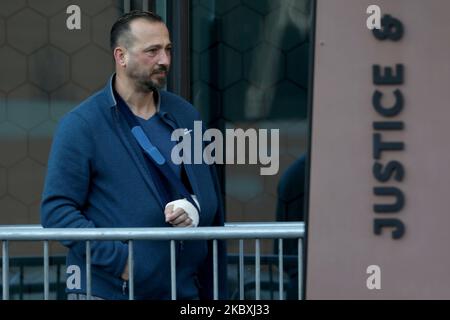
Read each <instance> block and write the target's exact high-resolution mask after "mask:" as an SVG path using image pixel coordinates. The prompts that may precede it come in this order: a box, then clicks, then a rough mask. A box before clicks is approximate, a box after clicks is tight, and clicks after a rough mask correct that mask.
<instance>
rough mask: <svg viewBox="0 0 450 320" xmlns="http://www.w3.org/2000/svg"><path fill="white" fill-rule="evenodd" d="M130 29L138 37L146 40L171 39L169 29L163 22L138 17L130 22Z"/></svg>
mask: <svg viewBox="0 0 450 320" xmlns="http://www.w3.org/2000/svg"><path fill="white" fill-rule="evenodd" d="M130 31H131V33H132V34H133V35H134V36H135V37H136V38H137V39H141V40H145V41H150V40H152V39H154V40H157V39H159V40H161V39H167V40H169V38H170V36H169V30H168V29H167V27H166V25H165V24H164V23H162V22H153V21H148V20H146V19H136V20H133V21H131V23H130Z"/></svg>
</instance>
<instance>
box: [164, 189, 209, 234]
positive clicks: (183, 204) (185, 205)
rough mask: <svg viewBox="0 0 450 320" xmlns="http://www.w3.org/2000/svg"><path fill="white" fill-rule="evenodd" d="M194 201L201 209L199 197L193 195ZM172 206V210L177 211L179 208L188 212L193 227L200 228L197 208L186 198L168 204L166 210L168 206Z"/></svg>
mask: <svg viewBox="0 0 450 320" xmlns="http://www.w3.org/2000/svg"><path fill="white" fill-rule="evenodd" d="M192 199H194V201H195V204H196V205H197V207H198V208H199V209H200V204H199V203H198V200H197V197H196V196H194V195H192ZM171 205H173V209H172V210H176V209H178V208H181V209H183V210H184V212H186V214H187V215H188V217H189V218H190V219H191V220H192V225H191V227H197V226H198V223H199V215H198V211H197V208H195V206H194V205H193V204H192V203H190V202H189V201H188V200H187V199H186V198H184V199H178V200H175V201H171V202H169V203H168V204H166V208H167V207H168V206H171ZM200 210H201V209H200Z"/></svg>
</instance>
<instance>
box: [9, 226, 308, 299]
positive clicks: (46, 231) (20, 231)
mask: <svg viewBox="0 0 450 320" xmlns="http://www.w3.org/2000/svg"><path fill="white" fill-rule="evenodd" d="M304 229H305V228H304V223H301V222H277V223H263V222H261V223H228V224H226V225H225V226H224V227H199V228H95V229H92V228H90V229H79V228H61V229H59V228H42V227H41V226H38V225H14V226H1V227H0V240H1V241H2V286H3V300H8V299H9V243H8V242H9V241H43V251H44V257H43V259H44V270H43V272H44V300H48V299H49V250H48V244H49V241H60V240H76V241H86V296H87V299H91V298H92V291H91V290H92V282H91V279H92V278H91V241H92V240H105V241H106V240H121V241H127V242H128V250H129V252H128V264H129V299H130V300H133V299H134V272H133V264H134V255H133V242H134V241H136V240H167V241H170V266H171V273H170V274H171V298H172V299H173V300H176V291H177V290H176V255H175V241H181V240H212V241H213V296H214V299H215V300H217V299H218V298H219V293H218V254H217V253H218V251H217V241H218V240H227V239H238V240H239V292H240V299H244V240H245V239H255V286H256V288H255V298H256V300H259V299H260V296H261V287H260V283H261V277H260V276H261V270H260V260H261V245H260V240H261V239H278V273H279V274H278V284H279V288H278V289H279V299H280V300H282V299H283V298H284V297H283V292H284V287H283V286H284V281H283V239H298V257H297V258H298V260H297V264H298V270H297V271H298V299H301V298H302V274H303V272H302V260H303V258H302V257H303V255H302V252H303V244H302V239H303V237H304V233H305V230H304Z"/></svg>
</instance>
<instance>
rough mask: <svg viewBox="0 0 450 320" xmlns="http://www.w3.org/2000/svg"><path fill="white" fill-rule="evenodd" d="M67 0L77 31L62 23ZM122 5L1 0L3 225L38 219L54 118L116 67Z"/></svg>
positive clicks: (104, 0)
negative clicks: (114, 39)
mask: <svg viewBox="0 0 450 320" xmlns="http://www.w3.org/2000/svg"><path fill="white" fill-rule="evenodd" d="M69 5H78V6H80V9H81V29H80V30H76V29H75V30H69V29H68V28H67V26H66V21H67V18H68V17H69V16H70V14H68V13H66V9H67V7H68V6H69ZM122 12H123V1H120V0H96V1H91V0H88V1H86V0H70V1H69V0H28V1H26V0H2V1H0V74H1V75H2V76H1V77H0V149H1V150H2V152H1V153H0V225H1V224H29V223H39V221H40V218H39V204H40V197H41V194H42V189H43V182H44V177H45V172H46V165H47V160H48V153H49V151H50V146H51V142H52V137H53V134H54V132H55V129H56V127H57V123H58V121H59V120H60V119H61V117H62V116H63V115H64V114H65V113H67V112H68V111H69V110H71V109H72V108H74V107H76V106H77V104H79V103H80V102H81V101H82V100H84V99H85V98H87V97H88V96H89V95H91V94H92V93H94V92H95V91H97V90H99V89H100V88H101V87H103V86H104V85H105V83H106V82H107V81H108V78H109V76H110V75H111V74H112V72H113V71H114V69H113V58H112V54H111V52H110V50H109V48H108V46H107V43H108V41H109V28H110V26H111V25H112V23H113V22H114V21H115V20H116V19H117V17H118V16H120V15H121V14H122ZM14 248H15V249H18V251H16V250H14V252H11V254H13V255H14V254H15V253H16V252H22V254H27V253H28V254H29V253H30V250H31V249H29V248H31V247H29V246H28V247H27V246H24V247H23V248H22V247H21V246H19V247H16V246H14ZM36 248H39V249H38V250H39V251H34V252H33V254H36V252H40V251H41V247H40V246H35V247H33V250H35V249H36ZM52 248H58V250H61V248H60V247H58V246H56V247H53V246H52Z"/></svg>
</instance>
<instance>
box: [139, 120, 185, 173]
mask: <svg viewBox="0 0 450 320" xmlns="http://www.w3.org/2000/svg"><path fill="white" fill-rule="evenodd" d="M136 118H137V119H138V121H139V124H140V125H141V126H142V128H143V129H144V132H145V134H146V135H147V137H148V138H149V140H150V142H151V143H152V144H153V145H154V146H155V147H156V148H157V149H158V150H159V152H161V154H162V155H163V156H164V158H165V159H166V161H167V163H168V164H169V167H170V168H171V169H172V171H173V172H174V173H175V175H176V176H177V177H178V178H180V179H181V165H177V164H174V163H173V161H172V158H171V153H172V149H173V148H174V147H175V145H176V143H177V142H176V141H171V140H170V137H171V136H172V131H173V128H171V127H170V125H169V124H167V123H166V122H165V121H164V120H163V119H162V118H161V115H160V113H158V112H157V113H155V114H154V115H153V116H152V117H150V119H148V120H145V119H143V118H141V117H138V116H136Z"/></svg>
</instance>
